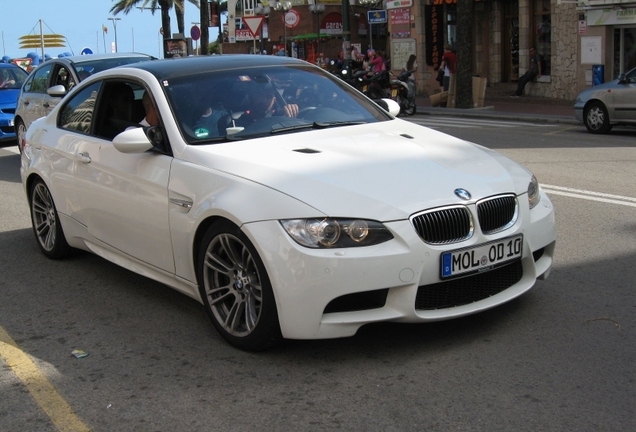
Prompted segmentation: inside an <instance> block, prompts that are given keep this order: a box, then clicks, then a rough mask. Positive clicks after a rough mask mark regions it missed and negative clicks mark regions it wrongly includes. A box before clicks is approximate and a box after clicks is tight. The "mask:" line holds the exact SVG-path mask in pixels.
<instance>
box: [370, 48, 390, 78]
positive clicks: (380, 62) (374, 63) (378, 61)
mask: <svg viewBox="0 0 636 432" xmlns="http://www.w3.org/2000/svg"><path fill="white" fill-rule="evenodd" d="M367 55H368V56H369V65H370V66H371V70H372V71H373V72H375V73H379V72H382V71H383V70H386V66H385V65H384V59H383V58H382V57H381V56H379V55H378V54H376V52H375V50H372V49H370V50H369V51H367Z"/></svg>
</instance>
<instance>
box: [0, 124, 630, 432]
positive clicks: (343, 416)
mask: <svg viewBox="0 0 636 432" xmlns="http://www.w3.org/2000/svg"><path fill="white" fill-rule="evenodd" d="M411 120H413V121H415V122H418V123H426V122H427V121H430V120H431V119H428V118H426V117H424V116H416V117H413V118H411ZM438 121H439V120H438ZM432 126H433V127H435V128H437V129H440V130H444V131H447V132H450V133H452V134H455V135H457V136H460V137H462V138H465V139H470V140H472V141H474V142H478V143H480V144H482V145H485V146H487V147H490V148H494V149H497V150H499V151H501V152H503V153H505V154H507V155H509V156H511V157H513V158H514V159H516V160H518V161H519V162H521V163H523V164H524V165H525V166H527V167H528V168H529V169H530V170H532V171H533V172H534V173H535V174H536V175H537V177H538V178H539V181H540V182H541V183H542V184H543V185H544V187H545V188H546V190H547V191H548V192H549V194H550V198H551V199H552V201H553V203H554V205H555V208H556V215H557V230H558V233H557V235H558V242H557V253H556V258H555V264H554V266H553V269H552V274H551V275H550V277H549V278H548V279H547V280H546V281H540V282H538V283H537V285H536V287H535V288H534V289H533V290H531V291H530V292H528V293H527V294H526V295H524V296H522V297H521V298H519V299H517V300H515V301H513V302H511V303H508V304H506V305H504V306H501V307H499V308H496V309H494V310H491V311H488V312H485V313H482V314H479V315H475V316H471V317H468V318H463V319H459V320H454V321H446V322H439V323H433V324H423V325H405V324H378V325H372V326H368V327H365V328H363V329H361V330H360V332H359V333H358V334H357V335H356V336H355V337H352V338H346V339H338V340H325V341H290V342H288V343H286V344H284V345H283V346H281V347H279V348H276V349H273V350H271V351H267V352H265V353H259V354H254V353H246V352H242V351H238V350H236V349H234V348H232V347H230V346H229V345H227V344H226V343H224V342H223V340H222V339H221V338H220V337H219V336H218V335H217V334H216V333H215V331H214V329H213V328H212V326H211V324H210V323H209V321H208V319H207V317H206V315H205V312H204V310H203V308H202V306H200V305H199V304H197V303H196V302H195V301H193V300H191V299H189V298H187V297H185V296H183V295H181V294H179V293H177V292H175V291H172V290H170V289H168V288H166V287H164V286H162V285H160V284H158V283H156V282H153V281H150V280H148V279H145V278H143V277H141V276H138V275H136V274H133V273H130V272H128V271H126V270H123V269H121V268H119V267H117V266H115V265H114V264H111V263H109V262H107V261H104V260H102V259H100V258H98V257H96V256H92V255H90V254H86V253H78V254H76V255H75V256H74V257H73V258H71V259H69V260H64V261H51V260H48V259H46V258H44V257H43V256H42V255H41V254H40V253H39V251H38V249H37V246H36V244H35V240H34V238H33V233H32V231H31V228H30V221H29V216H28V207H27V203H26V199H25V198H24V194H23V191H22V189H21V185H20V182H19V175H18V168H19V156H17V155H15V154H14V153H12V152H11V151H10V150H11V149H6V148H5V149H2V148H0V248H1V249H0V250H1V251H2V254H1V257H2V258H1V260H2V261H1V262H2V267H1V269H2V271H1V273H0V352H4V353H5V355H7V353H10V355H11V356H12V357H11V358H12V360H10V361H6V359H5V360H2V359H1V358H0V371H1V374H0V395H2V396H1V397H0V430H3V431H16V430H37V431H55V430H69V431H76V430H85V429H91V430H95V431H115V430H130V431H177V430H188V431H217V430H218V431H221V430H223V431H247V430H263V431H288V430H294V431H332V430H344V431H411V430H417V431H533V432H534V431H628V430H636V336H635V330H636V318H635V317H636V297H635V296H634V282H633V281H634V280H635V279H636V266H635V265H634V263H635V262H636V259H635V258H636V222H635V221H636V180H635V179H634V175H633V173H634V167H635V166H636V139H635V138H636V130H634V129H631V130H629V129H626V130H616V132H615V133H613V134H611V135H609V136H604V137H597V136H592V135H589V134H588V133H587V132H585V131H584V128H583V127H582V126H580V127H573V126H567V125H545V124H544V125H538V126H537V125H530V124H510V123H501V122H497V121H491V122H486V123H484V122H483V121H482V122H481V123H479V122H477V123H475V124H472V125H470V124H469V122H468V120H458V119H455V120H454V123H453V122H450V123H449V124H446V125H444V124H441V125H440V124H436V125H432ZM3 331H4V336H3V333H2V332H3ZM3 338H4V339H3ZM7 338H10V340H11V341H13V342H14V343H15V345H11V346H8V345H7ZM75 349H80V350H84V351H85V352H86V353H88V356H87V357H84V358H80V359H78V358H76V357H74V356H73V355H72V354H71V353H72V351H73V350H75ZM2 350H3V351H2ZM29 362H31V364H32V365H34V366H33V367H29V366H28V364H29ZM25 365H26V366H25ZM22 372H24V373H23V374H22V375H20V373H22ZM42 381H44V383H43V382H42ZM46 383H49V384H50V386H51V387H47V386H46V385H45V384H46ZM38 386H39V387H38ZM34 389H35V390H34ZM30 391H31V392H33V393H31V392H30ZM43 395H44V397H42V396H43ZM51 395H55V396H51ZM51 407H52V408H51ZM47 410H48V411H47ZM82 428H85V429H82Z"/></svg>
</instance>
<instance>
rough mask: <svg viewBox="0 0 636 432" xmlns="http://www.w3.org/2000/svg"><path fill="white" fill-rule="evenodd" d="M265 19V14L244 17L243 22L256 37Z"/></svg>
mask: <svg viewBox="0 0 636 432" xmlns="http://www.w3.org/2000/svg"><path fill="white" fill-rule="evenodd" d="M264 19H265V17H264V16H251V17H243V22H244V23H245V25H246V26H247V29H248V30H249V31H250V33H252V36H253V37H254V38H256V36H257V35H259V34H260V32H261V26H262V25H263V20H264Z"/></svg>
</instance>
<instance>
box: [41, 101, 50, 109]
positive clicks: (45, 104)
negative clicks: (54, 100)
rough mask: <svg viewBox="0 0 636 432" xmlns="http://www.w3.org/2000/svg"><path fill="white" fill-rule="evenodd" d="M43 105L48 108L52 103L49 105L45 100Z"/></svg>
mask: <svg viewBox="0 0 636 432" xmlns="http://www.w3.org/2000/svg"><path fill="white" fill-rule="evenodd" d="M42 106H43V107H44V108H48V107H50V106H51V105H49V103H48V102H44V103H43V104H42Z"/></svg>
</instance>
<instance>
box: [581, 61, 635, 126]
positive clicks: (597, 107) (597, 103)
mask: <svg viewBox="0 0 636 432" xmlns="http://www.w3.org/2000/svg"><path fill="white" fill-rule="evenodd" d="M574 116H575V117H576V119H577V120H578V121H580V122H583V124H585V127H586V128H587V130H588V131H589V132H591V133H593V134H606V133H609V132H610V131H611V130H612V127H613V126H614V125H618V124H632V125H636V69H632V70H631V71H629V72H628V73H626V74H621V75H619V76H618V78H617V79H615V80H613V81H610V82H607V83H604V84H600V85H597V86H594V87H591V88H589V89H587V90H583V91H582V92H581V93H580V94H579V95H578V96H577V97H576V101H575V102H574Z"/></svg>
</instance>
